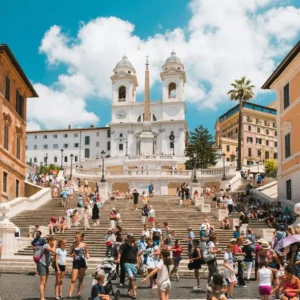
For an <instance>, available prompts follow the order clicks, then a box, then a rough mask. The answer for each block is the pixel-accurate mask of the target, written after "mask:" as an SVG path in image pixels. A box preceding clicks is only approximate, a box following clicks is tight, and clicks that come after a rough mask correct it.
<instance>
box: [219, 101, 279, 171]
mask: <svg viewBox="0 0 300 300" xmlns="http://www.w3.org/2000/svg"><path fill="white" fill-rule="evenodd" d="M238 112H239V105H236V106H234V107H233V108H231V109H230V110H228V111H227V112H226V113H225V114H223V115H222V116H220V117H219V118H218V120H217V122H216V125H215V140H216V146H217V147H219V148H220V149H221V152H222V153H225V159H226V161H232V162H234V161H236V160H237V154H238V152H237V147H238V126H239V125H238V118H239V113H238ZM276 114H277V112H276V109H274V103H271V104H270V105H269V106H262V105H257V104H254V103H250V102H249V103H244V105H243V122H242V126H243V127H242V165H248V166H250V165H256V164H258V163H260V164H262V163H263V162H264V161H265V160H267V159H269V158H274V159H277V122H276Z"/></svg>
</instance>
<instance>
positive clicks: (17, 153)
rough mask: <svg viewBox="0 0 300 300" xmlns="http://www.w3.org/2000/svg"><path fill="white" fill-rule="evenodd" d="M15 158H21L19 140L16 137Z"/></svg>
mask: <svg viewBox="0 0 300 300" xmlns="http://www.w3.org/2000/svg"><path fill="white" fill-rule="evenodd" d="M16 156H17V159H20V158H21V138H20V137H19V136H18V137H17V147H16Z"/></svg>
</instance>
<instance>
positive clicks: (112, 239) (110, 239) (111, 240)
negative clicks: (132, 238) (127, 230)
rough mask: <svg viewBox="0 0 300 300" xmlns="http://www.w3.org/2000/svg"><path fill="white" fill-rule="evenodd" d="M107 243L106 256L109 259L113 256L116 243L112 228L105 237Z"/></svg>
mask: <svg viewBox="0 0 300 300" xmlns="http://www.w3.org/2000/svg"><path fill="white" fill-rule="evenodd" d="M104 239H105V243H106V253H105V256H106V257H108V256H109V255H110V256H111V254H112V247H113V244H114V242H115V241H116V237H115V235H114V233H113V230H112V228H108V230H107V233H106V234H105V236H104Z"/></svg>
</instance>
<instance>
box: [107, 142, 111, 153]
mask: <svg viewBox="0 0 300 300" xmlns="http://www.w3.org/2000/svg"><path fill="white" fill-rule="evenodd" d="M107 151H110V142H107Z"/></svg>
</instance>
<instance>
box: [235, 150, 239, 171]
mask: <svg viewBox="0 0 300 300" xmlns="http://www.w3.org/2000/svg"><path fill="white" fill-rule="evenodd" d="M235 154H236V155H235V157H236V171H240V170H239V168H238V161H239V158H238V156H239V149H238V148H236V150H235Z"/></svg>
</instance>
